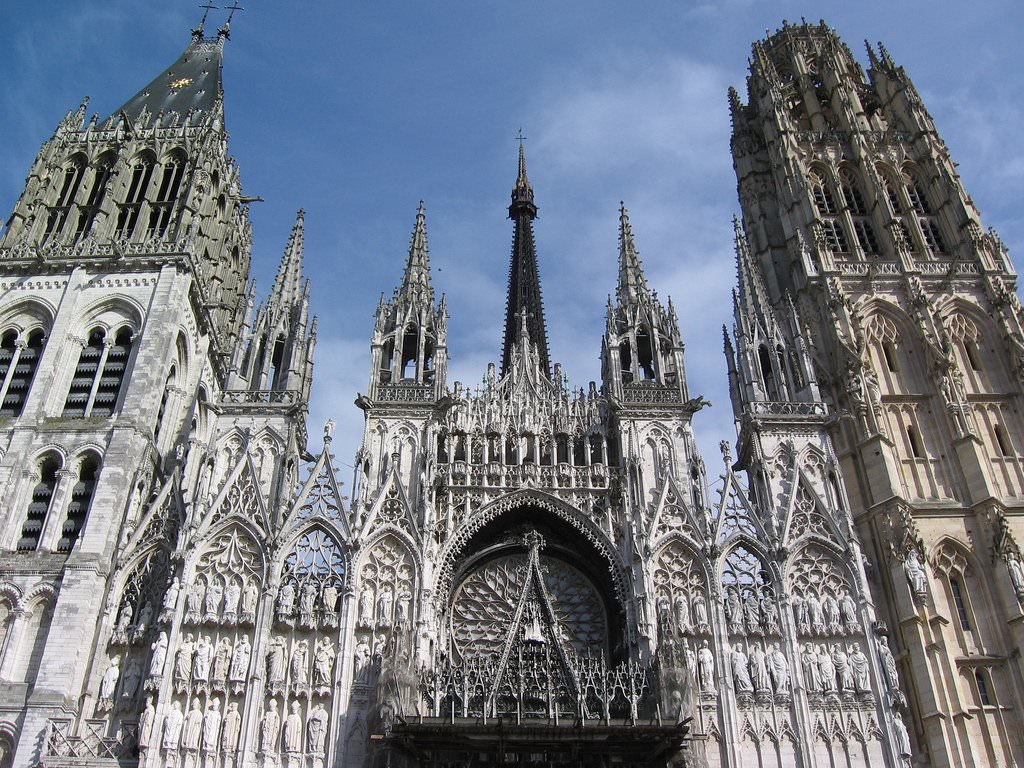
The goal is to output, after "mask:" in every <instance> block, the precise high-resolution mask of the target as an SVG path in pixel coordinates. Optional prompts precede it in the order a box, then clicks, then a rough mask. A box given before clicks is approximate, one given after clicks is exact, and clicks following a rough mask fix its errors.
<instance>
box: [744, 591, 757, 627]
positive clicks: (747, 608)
mask: <svg viewBox="0 0 1024 768" xmlns="http://www.w3.org/2000/svg"><path fill="white" fill-rule="evenodd" d="M743 622H744V624H746V627H747V632H748V633H749V634H751V635H760V634H761V606H760V604H759V600H758V598H757V595H756V594H755V593H754V592H747V594H746V596H745V597H744V598H743Z"/></svg>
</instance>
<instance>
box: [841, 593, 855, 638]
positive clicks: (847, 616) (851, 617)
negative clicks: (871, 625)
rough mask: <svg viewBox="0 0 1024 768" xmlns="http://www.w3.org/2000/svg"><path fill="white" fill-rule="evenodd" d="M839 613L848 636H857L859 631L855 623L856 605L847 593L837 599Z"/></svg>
mask: <svg viewBox="0 0 1024 768" xmlns="http://www.w3.org/2000/svg"><path fill="white" fill-rule="evenodd" d="M839 613H840V615H841V616H842V620H843V628H844V629H845V630H846V633H847V634H849V635H855V634H857V630H858V629H859V627H858V624H859V622H858V621H857V603H856V601H855V600H854V599H853V598H852V597H851V596H850V593H849V592H843V594H842V595H841V596H840V598H839Z"/></svg>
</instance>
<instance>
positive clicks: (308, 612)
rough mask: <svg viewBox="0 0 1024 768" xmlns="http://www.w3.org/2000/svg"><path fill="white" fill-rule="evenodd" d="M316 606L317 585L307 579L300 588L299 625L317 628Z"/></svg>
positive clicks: (306, 627) (305, 627)
mask: <svg viewBox="0 0 1024 768" xmlns="http://www.w3.org/2000/svg"><path fill="white" fill-rule="evenodd" d="M315 606H316V587H315V586H314V585H313V584H312V583H310V582H308V581H307V582H306V583H305V584H303V585H302V588H301V589H300V590H299V626H301V627H303V628H304V629H315V628H316V616H315V614H314V610H315Z"/></svg>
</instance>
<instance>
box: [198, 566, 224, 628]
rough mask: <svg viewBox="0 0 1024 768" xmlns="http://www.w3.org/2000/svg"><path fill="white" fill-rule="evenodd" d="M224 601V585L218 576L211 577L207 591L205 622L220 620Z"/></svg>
mask: <svg viewBox="0 0 1024 768" xmlns="http://www.w3.org/2000/svg"><path fill="white" fill-rule="evenodd" d="M223 601H224V585H223V584H221V581H220V579H219V578H217V577H216V576H212V577H210V586H209V587H207V589H206V603H205V605H206V612H205V613H204V614H203V621H206V622H211V623H212V622H216V621H217V620H218V619H219V618H220V605H221V603H222V602H223Z"/></svg>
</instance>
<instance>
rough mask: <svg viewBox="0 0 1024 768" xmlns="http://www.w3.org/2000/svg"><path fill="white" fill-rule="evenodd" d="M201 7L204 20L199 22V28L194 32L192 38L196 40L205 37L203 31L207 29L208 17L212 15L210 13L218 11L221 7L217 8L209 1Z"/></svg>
mask: <svg viewBox="0 0 1024 768" xmlns="http://www.w3.org/2000/svg"><path fill="white" fill-rule="evenodd" d="M199 7H200V8H202V9H203V18H201V19H200V20H199V26H198V27H196V28H195V29H193V30H192V37H194V38H196V39H198V38H200V37H202V36H203V29H204V28H205V27H206V17H207V16H209V15H210V11H215V10H217V9H218V7H219V6H216V5H214V4H213V3H211V2H210V1H209V0H207V1H206V2H205V3H203V4H201V5H200V6H199Z"/></svg>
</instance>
